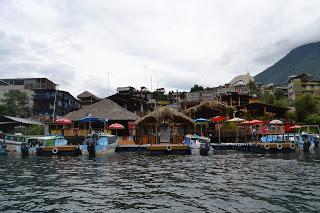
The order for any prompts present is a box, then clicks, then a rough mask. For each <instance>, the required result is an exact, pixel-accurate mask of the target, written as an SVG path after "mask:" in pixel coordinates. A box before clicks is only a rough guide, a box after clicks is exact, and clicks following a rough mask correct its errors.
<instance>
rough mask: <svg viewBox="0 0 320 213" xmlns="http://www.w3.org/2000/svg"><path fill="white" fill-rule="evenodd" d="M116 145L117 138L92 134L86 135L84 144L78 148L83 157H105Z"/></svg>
mask: <svg viewBox="0 0 320 213" xmlns="http://www.w3.org/2000/svg"><path fill="white" fill-rule="evenodd" d="M117 144H118V140H117V136H115V135H107V134H104V133H92V134H90V135H88V136H87V137H86V139H85V141H84V144H83V145H81V146H80V149H81V152H82V154H83V155H89V156H92V157H94V156H96V155H106V154H109V153H112V152H114V151H115V149H116V146H117Z"/></svg>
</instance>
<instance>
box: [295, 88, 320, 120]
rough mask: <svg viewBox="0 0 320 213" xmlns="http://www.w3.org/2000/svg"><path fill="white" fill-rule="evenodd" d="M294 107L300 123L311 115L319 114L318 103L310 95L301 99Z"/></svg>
mask: <svg viewBox="0 0 320 213" xmlns="http://www.w3.org/2000/svg"><path fill="white" fill-rule="evenodd" d="M294 106H295V108H296V114H297V118H298V120H299V121H304V120H305V119H306V118H307V117H308V116H309V115H311V114H317V113H318V112H319V108H318V101H317V100H316V99H315V98H314V97H312V96H311V95H309V94H307V95H302V96H301V97H299V98H298V99H297V100H296V101H295V102H294Z"/></svg>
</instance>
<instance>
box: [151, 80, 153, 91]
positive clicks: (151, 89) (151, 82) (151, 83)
mask: <svg viewBox="0 0 320 213" xmlns="http://www.w3.org/2000/svg"><path fill="white" fill-rule="evenodd" d="M152 91H153V90H152V76H151V92H152Z"/></svg>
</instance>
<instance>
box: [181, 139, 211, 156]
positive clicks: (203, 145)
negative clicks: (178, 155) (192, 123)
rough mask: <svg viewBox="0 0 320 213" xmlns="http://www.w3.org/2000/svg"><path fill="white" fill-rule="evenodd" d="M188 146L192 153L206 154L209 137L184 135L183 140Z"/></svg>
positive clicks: (208, 147)
mask: <svg viewBox="0 0 320 213" xmlns="http://www.w3.org/2000/svg"><path fill="white" fill-rule="evenodd" d="M183 143H184V144H185V145H187V146H189V147H190V149H191V153H192V154H200V155H208V153H209V151H210V138H207V137H203V136H199V135H186V138H185V140H184V142H183Z"/></svg>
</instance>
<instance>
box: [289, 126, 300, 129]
mask: <svg viewBox="0 0 320 213" xmlns="http://www.w3.org/2000/svg"><path fill="white" fill-rule="evenodd" d="M301 127H302V126H299V125H294V126H291V127H289V128H290V129H300V128H301Z"/></svg>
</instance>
